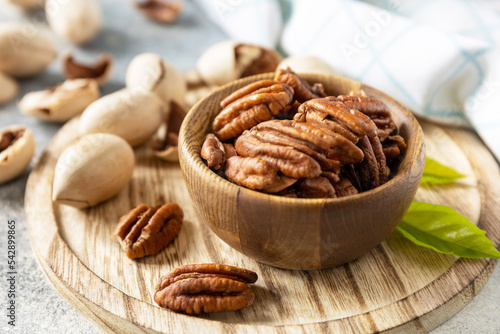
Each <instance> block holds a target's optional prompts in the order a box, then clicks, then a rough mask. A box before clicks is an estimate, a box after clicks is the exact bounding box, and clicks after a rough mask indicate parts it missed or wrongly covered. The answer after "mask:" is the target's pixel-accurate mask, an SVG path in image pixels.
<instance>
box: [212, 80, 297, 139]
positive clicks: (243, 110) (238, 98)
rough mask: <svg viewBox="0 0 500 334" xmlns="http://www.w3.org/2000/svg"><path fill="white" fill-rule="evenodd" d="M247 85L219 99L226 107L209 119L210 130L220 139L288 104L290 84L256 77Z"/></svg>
mask: <svg viewBox="0 0 500 334" xmlns="http://www.w3.org/2000/svg"><path fill="white" fill-rule="evenodd" d="M249 86H250V87H249ZM249 86H247V87H243V88H242V89H240V90H238V91H236V92H235V93H233V94H232V95H230V96H229V97H228V98H227V99H225V100H224V101H222V102H221V105H223V106H225V107H223V108H224V109H222V111H221V112H220V113H219V114H218V115H217V117H215V119H214V121H213V123H212V130H213V133H214V134H215V135H216V136H217V137H218V138H219V139H220V140H222V141H225V140H228V139H231V138H234V137H236V136H238V135H240V134H241V133H243V131H245V130H248V129H250V128H251V127H253V126H254V125H257V124H259V123H260V122H264V121H267V120H269V119H271V118H272V117H273V116H276V115H278V114H279V113H281V112H283V111H285V110H288V109H289V108H290V107H291V104H292V102H293V89H292V88H291V87H290V86H287V85H284V84H281V83H276V84H275V83H273V82H272V80H263V81H259V82H256V83H253V84H251V85H249ZM226 100H227V101H226Z"/></svg>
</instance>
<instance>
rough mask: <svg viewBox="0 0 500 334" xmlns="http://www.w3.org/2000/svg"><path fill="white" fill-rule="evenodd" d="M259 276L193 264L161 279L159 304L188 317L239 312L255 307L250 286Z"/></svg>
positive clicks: (157, 287) (157, 290)
mask: <svg viewBox="0 0 500 334" xmlns="http://www.w3.org/2000/svg"><path fill="white" fill-rule="evenodd" d="M257 279H258V276H257V274H256V273H255V272H253V271H251V270H247V269H242V268H237V267H233V266H226V265H222V264H216V263H205V264H189V265H185V266H182V267H179V268H176V269H174V270H172V271H171V272H169V273H168V274H166V275H164V276H162V277H161V279H160V282H159V283H158V285H157V286H156V292H155V294H154V300H155V302H156V303H157V304H158V305H159V306H161V307H166V308H168V309H171V310H172V311H175V312H185V313H188V314H200V313H212V312H225V311H237V310H241V309H242V308H245V307H248V306H250V305H252V303H253V300H254V298H255V294H254V292H253V290H252V288H251V287H250V286H249V284H251V283H255V282H256V281H257Z"/></svg>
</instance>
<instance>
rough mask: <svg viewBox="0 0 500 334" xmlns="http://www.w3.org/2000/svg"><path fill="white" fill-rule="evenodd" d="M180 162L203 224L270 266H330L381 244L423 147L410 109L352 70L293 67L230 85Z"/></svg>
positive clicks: (201, 118) (186, 134)
mask: <svg viewBox="0 0 500 334" xmlns="http://www.w3.org/2000/svg"><path fill="white" fill-rule="evenodd" d="M179 142H180V150H179V159H180V164H181V168H182V171H183V175H184V179H185V181H186V186H187V189H188V191H189V194H190V196H191V199H192V200H193V203H194V206H195V208H196V209H197V211H198V213H199V215H200V217H201V218H202V220H203V221H204V222H205V223H206V224H208V226H209V227H210V228H211V230H212V231H213V232H214V233H215V234H217V236H219V237H220V238H221V239H222V240H223V241H224V242H226V243H227V244H228V245H230V246H231V247H233V248H234V249H236V250H238V251H239V252H241V253H243V254H245V255H247V256H249V257H251V258H253V259H255V260H257V261H259V262H262V263H265V264H269V265H272V266H275V267H280V268H285V269H302V270H310V269H322V268H329V267H333V266H337V265H341V264H343V263H346V262H349V261H352V260H354V259H356V258H358V257H360V256H361V255H363V254H365V253H366V252H368V251H369V250H371V249H372V248H374V247H376V246H377V245H378V244H380V243H381V242H382V241H383V240H384V239H385V238H387V237H388V236H389V234H390V233H391V232H392V231H393V230H394V229H395V228H396V226H397V225H398V223H399V222H400V221H401V219H402V217H403V216H404V214H405V213H406V210H407V209H408V207H409V206H410V203H411V201H412V200H413V198H414V196H415V193H416V191H417V188H418V185H419V183H420V179H421V177H422V173H423V167H424V159H425V146H424V140H423V133H422V129H421V128H420V125H419V124H418V122H417V120H416V119H415V118H414V117H413V115H412V114H411V113H410V112H409V111H408V110H407V109H405V108H404V107H403V106H402V105H401V104H399V103H398V102H397V101H395V100H394V99H393V98H391V97H390V96H388V95H386V94H384V93H382V92H380V91H378V90H376V89H374V88H372V87H370V86H367V85H364V84H362V83H359V82H356V81H354V80H350V79H347V78H344V77H338V76H332V75H321V74H300V75H299V74H297V73H294V72H293V71H292V70H290V69H279V70H277V72H276V73H267V74H261V75H256V76H252V77H248V78H244V79H240V80H237V81H234V82H232V83H230V84H227V85H225V86H223V87H221V88H219V89H217V90H216V91H214V92H213V93H211V94H210V95H208V96H207V97H205V98H204V99H203V100H201V101H199V102H198V103H197V104H196V105H195V106H194V107H193V108H192V109H191V110H190V112H189V113H188V115H187V116H186V118H185V119H184V122H183V124H182V128H181V130H180V138H179Z"/></svg>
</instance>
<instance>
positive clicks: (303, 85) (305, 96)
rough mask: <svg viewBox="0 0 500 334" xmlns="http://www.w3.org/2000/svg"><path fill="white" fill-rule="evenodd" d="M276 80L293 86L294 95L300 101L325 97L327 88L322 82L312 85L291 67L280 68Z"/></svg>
mask: <svg viewBox="0 0 500 334" xmlns="http://www.w3.org/2000/svg"><path fill="white" fill-rule="evenodd" d="M274 80H276V81H279V82H282V83H284V84H286V85H288V86H291V87H292V88H293V90H294V92H295V93H294V97H295V99H296V100H297V101H299V102H305V101H308V100H312V99H317V98H320V97H325V96H326V94H325V90H324V88H323V85H322V84H320V83H315V84H314V85H313V86H312V87H311V86H310V85H309V84H308V83H307V81H305V80H304V79H302V78H301V77H300V76H298V75H297V74H296V73H295V72H293V71H292V70H291V69H290V68H289V67H287V68H285V69H282V68H280V69H278V70H277V71H276V75H275V77H274Z"/></svg>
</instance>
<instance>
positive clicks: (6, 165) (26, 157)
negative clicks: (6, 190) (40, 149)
mask: <svg viewBox="0 0 500 334" xmlns="http://www.w3.org/2000/svg"><path fill="white" fill-rule="evenodd" d="M34 153H35V139H34V137H33V133H32V132H31V130H30V129H28V128H26V127H24V126H22V125H10V126H8V127H5V128H2V129H0V184H2V183H4V182H7V181H10V180H12V179H14V178H16V177H17V176H19V175H20V174H21V173H22V172H23V171H24V170H25V169H26V168H27V167H28V165H29V163H30V161H31V158H33V154H34Z"/></svg>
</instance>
